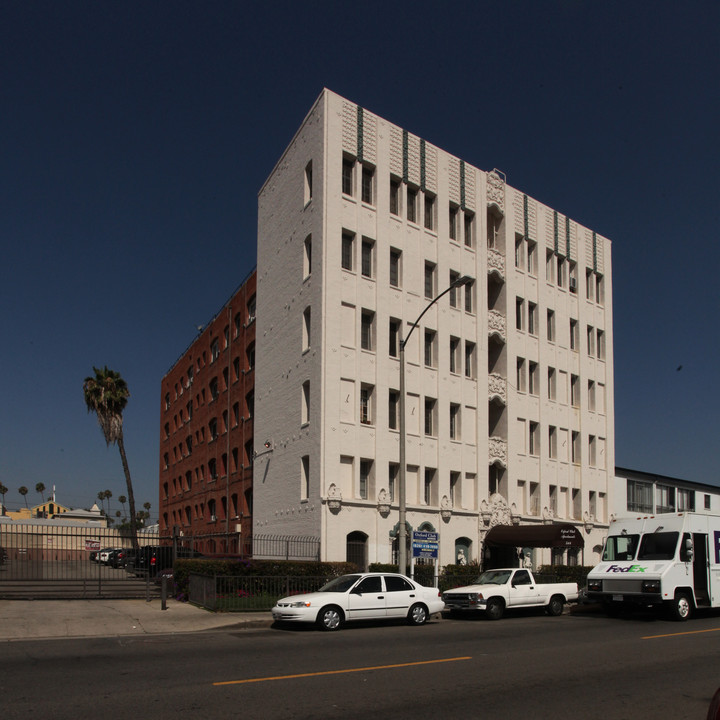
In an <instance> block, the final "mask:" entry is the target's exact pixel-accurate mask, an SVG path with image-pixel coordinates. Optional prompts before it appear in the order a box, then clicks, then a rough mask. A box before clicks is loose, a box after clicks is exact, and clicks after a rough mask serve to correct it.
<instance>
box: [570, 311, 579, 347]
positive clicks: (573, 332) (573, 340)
mask: <svg viewBox="0 0 720 720" xmlns="http://www.w3.org/2000/svg"><path fill="white" fill-rule="evenodd" d="M578 333H579V329H578V321H577V320H573V319H572V318H570V349H571V350H575V351H576V352H577V350H578V345H579V344H580V337H579V334H578Z"/></svg>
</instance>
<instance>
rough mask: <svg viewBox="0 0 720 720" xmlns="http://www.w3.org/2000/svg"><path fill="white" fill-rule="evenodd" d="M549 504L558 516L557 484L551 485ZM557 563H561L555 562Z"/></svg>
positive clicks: (553, 512)
mask: <svg viewBox="0 0 720 720" xmlns="http://www.w3.org/2000/svg"><path fill="white" fill-rule="evenodd" d="M548 495H549V497H548V505H549V506H550V511H551V512H552V514H553V515H555V516H556V517H557V510H558V507H557V485H550V486H549V488H548ZM555 564H556V565H557V564H559V563H555Z"/></svg>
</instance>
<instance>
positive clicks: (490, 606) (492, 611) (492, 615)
mask: <svg viewBox="0 0 720 720" xmlns="http://www.w3.org/2000/svg"><path fill="white" fill-rule="evenodd" d="M504 612H505V604H504V603H503V601H502V600H500V598H490V599H489V600H488V601H487V607H486V608H485V615H487V617H488V618H489V619H490V620H499V619H500V618H501V617H502V616H503V613H504Z"/></svg>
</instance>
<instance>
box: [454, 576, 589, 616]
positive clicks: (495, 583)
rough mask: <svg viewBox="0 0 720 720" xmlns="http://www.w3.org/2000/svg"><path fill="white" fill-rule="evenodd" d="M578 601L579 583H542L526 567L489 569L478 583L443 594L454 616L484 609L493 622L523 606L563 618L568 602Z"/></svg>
mask: <svg viewBox="0 0 720 720" xmlns="http://www.w3.org/2000/svg"><path fill="white" fill-rule="evenodd" d="M577 598H578V586H577V583H570V582H568V583H541V582H538V581H537V580H536V579H535V577H534V576H533V574H532V573H531V572H530V570H526V569H524V568H503V569H499V570H487V571H486V572H484V573H483V574H482V575H480V577H479V578H478V579H477V581H476V584H474V585H467V586H465V587H459V588H453V589H452V590H448V591H446V592H444V593H443V595H442V599H443V600H444V602H445V607H446V609H448V610H450V613H451V614H453V615H457V614H459V613H460V612H464V611H469V610H474V611H477V610H481V611H484V612H485V615H487V617H488V618H490V619H491V620H499V619H500V618H501V617H502V616H503V613H504V612H505V610H506V609H513V608H522V607H544V608H545V611H546V612H547V614H548V615H560V614H562V611H563V606H564V605H565V603H566V602H570V601H574V600H577Z"/></svg>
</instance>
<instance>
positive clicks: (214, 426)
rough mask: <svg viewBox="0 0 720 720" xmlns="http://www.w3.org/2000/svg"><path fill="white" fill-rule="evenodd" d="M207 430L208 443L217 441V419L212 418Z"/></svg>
mask: <svg viewBox="0 0 720 720" xmlns="http://www.w3.org/2000/svg"><path fill="white" fill-rule="evenodd" d="M208 430H209V431H210V441H211V442H212V441H213V440H217V437H218V427H217V418H212V419H211V420H210V422H209V423H208Z"/></svg>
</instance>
